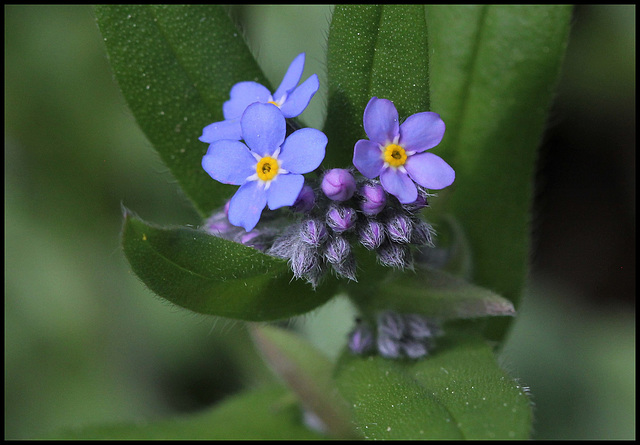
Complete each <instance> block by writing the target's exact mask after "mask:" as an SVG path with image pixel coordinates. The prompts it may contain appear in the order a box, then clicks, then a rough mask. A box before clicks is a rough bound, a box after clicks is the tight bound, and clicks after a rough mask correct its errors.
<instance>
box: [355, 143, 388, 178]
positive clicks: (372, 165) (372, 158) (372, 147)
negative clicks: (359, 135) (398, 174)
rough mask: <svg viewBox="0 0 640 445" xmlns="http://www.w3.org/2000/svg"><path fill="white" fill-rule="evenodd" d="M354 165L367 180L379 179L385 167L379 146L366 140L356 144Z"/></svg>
mask: <svg viewBox="0 0 640 445" xmlns="http://www.w3.org/2000/svg"><path fill="white" fill-rule="evenodd" d="M353 165H354V166H355V167H356V168H357V169H358V171H359V172H360V173H362V174H363V175H364V176H366V177H367V178H369V179H373V178H375V177H377V176H378V175H379V174H380V172H381V171H382V166H383V165H384V161H383V160H382V153H381V152H380V147H379V146H378V144H377V143H375V142H371V141H368V140H366V139H360V140H359V141H358V142H356V145H355V147H354V149H353Z"/></svg>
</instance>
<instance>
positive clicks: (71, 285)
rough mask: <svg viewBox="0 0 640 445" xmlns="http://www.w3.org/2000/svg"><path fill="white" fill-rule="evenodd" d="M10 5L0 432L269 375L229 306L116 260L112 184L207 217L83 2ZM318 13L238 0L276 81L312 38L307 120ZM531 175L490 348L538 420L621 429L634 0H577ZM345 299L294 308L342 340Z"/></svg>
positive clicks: (631, 357)
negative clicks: (512, 272) (160, 151)
mask: <svg viewBox="0 0 640 445" xmlns="http://www.w3.org/2000/svg"><path fill="white" fill-rule="evenodd" d="M4 12H5V156H4V157H5V159H4V160H5V439H34V438H39V437H43V435H44V434H46V433H47V432H48V431H51V430H55V429H57V428H61V427H75V426H81V425H84V424H88V423H102V422H114V421H143V420H151V419H156V418H162V417H164V416H168V415H171V414H173V413H187V412H191V411H195V410H198V409H202V408H204V407H206V406H210V405H212V404H214V403H216V402H217V401H219V400H221V399H222V398H224V397H225V396H227V395H229V394H232V393H234V392H237V391H239V390H241V389H243V388H248V387H252V386H257V385H260V384H262V383H264V382H265V381H268V380H270V379H272V378H273V377H272V376H271V374H270V373H269V371H268V369H266V368H265V366H264V365H263V364H262V362H261V361H260V359H259V358H258V356H257V355H256V353H255V352H254V350H253V349H252V347H251V344H250V342H249V340H248V338H247V335H246V332H245V331H244V329H243V326H242V324H241V323H237V322H233V321H228V320H220V319H215V318H212V317H205V316H200V315H195V314H192V313H189V312H187V311H185V310H182V309H179V308H176V307H173V306H171V305H170V304H168V303H166V302H164V301H161V300H160V299H159V298H157V297H155V296H154V295H153V294H152V293H151V292H149V291H147V290H146V289H145V288H144V286H143V285H142V284H141V283H140V282H139V280H138V279H137V278H136V277H135V276H134V275H133V274H132V273H131V271H130V270H129V268H128V265H127V263H126V260H125V259H124V257H123V255H122V252H121V250H120V248H119V230H120V225H121V210H120V206H121V204H124V205H126V206H127V207H129V208H131V209H133V210H135V211H136V212H138V213H139V215H140V216H141V217H143V218H144V219H146V220H149V221H154V222H157V223H160V224H191V225H198V224H199V221H198V218H197V215H196V213H195V211H194V210H193V209H192V208H191V206H190V204H189V203H188V201H187V200H186V199H185V198H184V196H183V195H182V194H181V192H180V190H179V188H178V187H177V186H176V184H175V183H174V181H173V180H172V178H171V176H170V175H169V173H168V172H167V169H166V168H165V167H164V166H163V165H162V163H161V162H160V160H159V158H158V157H157V156H156V155H155V153H154V151H153V149H152V147H151V146H150V144H149V143H148V142H147V141H146V139H145V137H144V135H143V134H142V133H141V132H140V131H139V130H138V128H137V127H136V125H135V122H134V121H133V118H132V116H131V114H130V113H129V111H128V110H127V107H126V104H125V103H124V100H123V99H122V97H121V95H120V94H119V90H118V88H117V86H116V84H115V83H114V81H113V79H112V75H111V72H110V69H109V66H108V63H107V60H106V55H105V51H104V46H103V44H102V39H101V36H100V34H99V32H98V29H97V26H96V24H95V20H94V17H93V10H92V9H91V8H90V7H88V6H15V5H14V6H5V9H4ZM330 13H331V8H330V7H329V6H324V5H319V6H284V5H281V6H250V7H235V8H234V9H233V15H234V17H235V18H236V19H237V20H239V21H240V22H241V23H243V27H244V32H245V34H246V36H247V38H248V40H249V41H250V44H251V48H252V50H253V51H254V53H255V54H256V56H257V58H258V61H259V62H260V64H261V65H262V67H263V69H264V71H265V73H266V74H267V76H268V77H269V78H270V79H271V81H272V82H273V83H274V84H275V85H277V84H278V83H279V81H280V79H281V78H282V75H283V74H284V70H285V69H286V67H287V66H288V64H289V63H290V61H291V60H292V59H293V57H295V55H297V54H298V53H300V52H303V51H305V52H306V53H307V66H306V70H305V75H304V77H305V78H306V77H307V76H309V75H310V74H312V73H318V75H319V76H320V79H321V85H322V86H321V89H320V92H319V93H318V96H317V98H316V99H315V100H314V101H312V105H311V107H310V109H309V110H308V111H306V112H305V114H304V115H303V120H304V121H305V122H306V123H307V124H308V125H310V126H316V127H321V125H322V122H323V112H322V110H323V106H324V102H325V94H326V90H325V88H326V82H325V83H324V84H323V81H324V80H325V79H326V76H325V71H324V50H325V43H326V35H327V29H328V28H327V27H328V23H329V21H330ZM435 111H437V110H435ZM536 184H537V194H536V201H535V203H534V212H533V221H532V223H533V224H532V228H533V244H534V249H533V252H532V270H531V276H530V280H529V281H530V284H529V286H528V289H527V290H526V297H525V299H524V302H523V305H522V307H521V308H520V316H519V318H518V319H517V322H516V323H515V324H514V328H513V330H512V332H511V335H510V336H509V339H508V342H507V344H506V346H505V348H504V350H503V352H502V354H501V357H500V360H501V363H502V364H503V366H504V367H505V368H506V369H507V370H508V371H509V372H511V374H512V375H513V376H514V377H518V378H519V379H520V381H521V383H522V384H523V385H525V386H529V387H530V388H531V391H532V394H533V401H534V403H535V412H536V419H537V420H536V422H535V425H534V427H535V433H534V438H536V439H550V438H556V439H633V438H635V6H634V5H628V6H624V5H623V6H599V5H588V6H579V7H577V8H576V10H575V18H574V22H573V29H572V36H571V40H570V45H569V49H568V53H567V59H566V63H565V71H564V74H563V78H562V81H561V84H560V88H559V91H558V95H557V100H556V103H555V105H554V107H553V110H552V113H551V117H550V121H549V126H548V131H547V133H546V135H545V139H544V141H543V145H542V148H541V152H540V165H539V173H538V176H537V178H536ZM497 223H498V222H497ZM348 309H349V308H348V306H346V303H345V302H343V301H341V300H336V301H334V302H332V303H330V304H328V305H327V306H326V307H324V308H322V309H321V310H319V311H317V312H315V313H313V314H310V315H307V316H305V317H302V318H301V319H300V320H298V321H296V323H297V325H298V326H300V329H301V330H303V331H305V332H306V333H307V334H308V335H309V336H310V337H311V338H312V339H313V340H314V341H315V342H316V343H317V344H318V346H319V347H321V348H323V349H324V350H325V351H327V353H329V354H335V353H336V350H337V347H339V346H340V345H341V344H342V342H343V341H344V335H345V334H346V330H348V329H349V323H350V321H351V320H350V313H349V310H348ZM330 324H332V325H330Z"/></svg>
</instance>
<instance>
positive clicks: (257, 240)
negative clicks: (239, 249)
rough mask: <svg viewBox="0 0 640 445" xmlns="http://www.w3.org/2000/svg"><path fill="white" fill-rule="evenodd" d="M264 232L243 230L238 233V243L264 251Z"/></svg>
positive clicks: (265, 247)
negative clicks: (241, 232) (243, 231)
mask: <svg viewBox="0 0 640 445" xmlns="http://www.w3.org/2000/svg"><path fill="white" fill-rule="evenodd" d="M264 235H265V234H264V233H262V232H260V231H258V230H252V231H251V232H245V233H243V234H241V235H240V243H242V244H244V245H245V246H249V247H253V248H254V249H257V250H260V251H262V252H264V251H265V250H266V249H267V246H266V243H265V238H266V237H265V236H264Z"/></svg>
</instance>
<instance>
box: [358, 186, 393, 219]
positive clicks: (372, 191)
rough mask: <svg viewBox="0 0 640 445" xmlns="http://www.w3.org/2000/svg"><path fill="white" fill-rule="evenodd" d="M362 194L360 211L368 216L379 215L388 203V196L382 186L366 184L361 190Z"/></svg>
mask: <svg viewBox="0 0 640 445" xmlns="http://www.w3.org/2000/svg"><path fill="white" fill-rule="evenodd" d="M360 194H361V195H362V201H361V203H360V209H361V210H362V211H363V212H364V213H365V214H366V215H377V214H378V213H380V212H381V211H382V209H384V207H385V205H386V203H387V194H386V192H385V191H384V189H383V188H382V185H380V184H376V183H365V184H364V185H363V186H362V187H361V188H360Z"/></svg>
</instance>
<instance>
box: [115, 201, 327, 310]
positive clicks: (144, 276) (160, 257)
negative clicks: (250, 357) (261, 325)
mask: <svg viewBox="0 0 640 445" xmlns="http://www.w3.org/2000/svg"><path fill="white" fill-rule="evenodd" d="M122 246H123V248H124V253H125V255H126V257H127V259H128V260H129V263H130V264H131V268H132V269H133V271H134V272H135V273H136V275H138V277H139V278H140V279H141V280H142V281H143V282H144V283H145V284H146V285H147V286H148V287H149V289H151V290H152V291H153V292H155V293H156V294H158V295H159V296H161V297H163V298H165V299H167V300H169V301H171V302H172V303H174V304H177V305H178V306H182V307H184V308H187V309H190V310H192V311H195V312H199V313H203V314H211V315H219V316H222V317H228V318H235V319H241V320H249V321H261V320H276V319H283V318H288V317H292V316H294V315H299V314H302V313H305V312H308V311H310V310H312V309H314V308H316V307H318V306H320V305H321V304H324V303H325V302H326V301H327V300H328V299H329V298H331V297H333V295H334V294H333V290H334V289H333V287H332V284H331V283H335V281H333V282H330V283H329V284H326V285H325V286H324V287H319V288H318V289H317V290H315V291H314V290H313V289H312V288H311V286H310V285H309V284H307V283H306V282H303V281H300V280H293V279H292V274H291V272H290V271H289V267H288V265H287V262H286V261H284V260H281V259H278V258H274V257H271V256H269V255H265V254H263V253H262V252H260V251H258V250H256V249H253V248H251V247H247V246H244V245H242V244H239V243H235V242H233V241H228V240H225V239H222V238H218V237H215V236H212V235H209V234H207V233H206V232H204V231H202V230H195V229H191V228H186V227H181V228H160V227H155V226H152V225H150V224H148V223H146V222H144V221H142V220H141V219H139V218H137V217H135V216H133V215H132V214H131V213H130V212H129V211H125V220H124V227H123V230H122Z"/></svg>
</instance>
